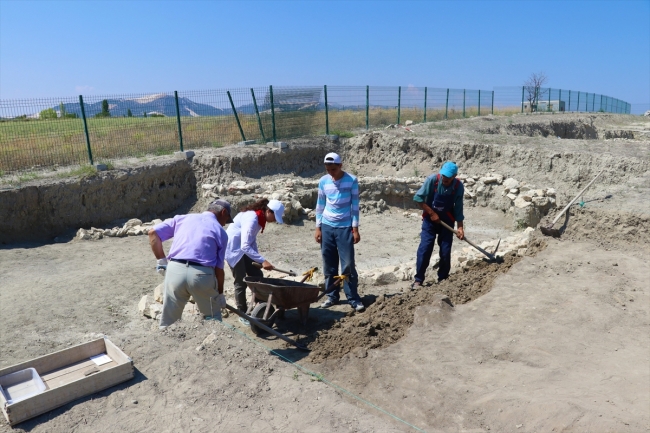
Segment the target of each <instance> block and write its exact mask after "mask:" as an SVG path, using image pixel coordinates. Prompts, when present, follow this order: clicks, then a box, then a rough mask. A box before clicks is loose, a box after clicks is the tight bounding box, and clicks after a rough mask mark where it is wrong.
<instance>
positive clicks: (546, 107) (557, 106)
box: [524, 99, 565, 112]
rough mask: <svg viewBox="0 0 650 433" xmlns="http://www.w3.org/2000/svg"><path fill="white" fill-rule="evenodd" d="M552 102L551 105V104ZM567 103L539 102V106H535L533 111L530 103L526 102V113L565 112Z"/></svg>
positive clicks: (560, 101) (558, 101)
mask: <svg viewBox="0 0 650 433" xmlns="http://www.w3.org/2000/svg"><path fill="white" fill-rule="evenodd" d="M549 102H550V104H549ZM564 104H565V102H564V101H562V100H557V99H556V100H551V101H548V100H546V101H537V104H533V109H532V110H531V109H530V102H529V101H524V111H528V112H530V111H537V112H543V111H547V112H549V111H551V112H557V111H565V105H564Z"/></svg>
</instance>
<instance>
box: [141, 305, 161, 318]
mask: <svg viewBox="0 0 650 433" xmlns="http://www.w3.org/2000/svg"><path fill="white" fill-rule="evenodd" d="M162 309H163V306H162V304H159V303H157V302H154V303H153V304H150V305H149V314H147V312H146V311H145V314H144V315H145V316H147V317H149V318H150V319H157V318H158V316H160V314H161V313H162Z"/></svg>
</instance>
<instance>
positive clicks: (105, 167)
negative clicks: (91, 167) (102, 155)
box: [95, 164, 108, 171]
mask: <svg viewBox="0 0 650 433" xmlns="http://www.w3.org/2000/svg"><path fill="white" fill-rule="evenodd" d="M95 170H97V171H106V170H108V165H106V164H95Z"/></svg>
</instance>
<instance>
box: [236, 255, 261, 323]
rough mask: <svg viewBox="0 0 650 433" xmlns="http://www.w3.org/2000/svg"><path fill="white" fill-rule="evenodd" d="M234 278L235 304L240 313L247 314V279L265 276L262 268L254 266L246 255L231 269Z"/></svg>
mask: <svg viewBox="0 0 650 433" xmlns="http://www.w3.org/2000/svg"><path fill="white" fill-rule="evenodd" d="M230 270H231V271H232V276H233V277H234V278H235V302H236V303H237V308H238V309H239V311H243V312H244V313H245V312H246V309H247V306H246V287H248V285H247V284H246V282H245V281H244V278H245V277H247V276H248V277H263V276H264V274H263V273H262V270H261V269H260V268H257V267H255V266H253V261H252V260H251V258H250V257H248V256H247V255H246V254H244V256H243V257H242V258H241V259H239V261H238V262H237V264H236V265H235V267H234V268H232V267H231V268H230Z"/></svg>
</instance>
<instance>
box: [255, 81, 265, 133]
mask: <svg viewBox="0 0 650 433" xmlns="http://www.w3.org/2000/svg"><path fill="white" fill-rule="evenodd" d="M251 96H252V97H253V105H254V106H255V114H256V115H257V124H258V125H259V126H260V134H262V140H263V141H264V142H266V137H265V136H264V128H262V119H261V118H260V110H259V109H258V108H257V99H255V92H254V91H253V88H252V87H251Z"/></svg>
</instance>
